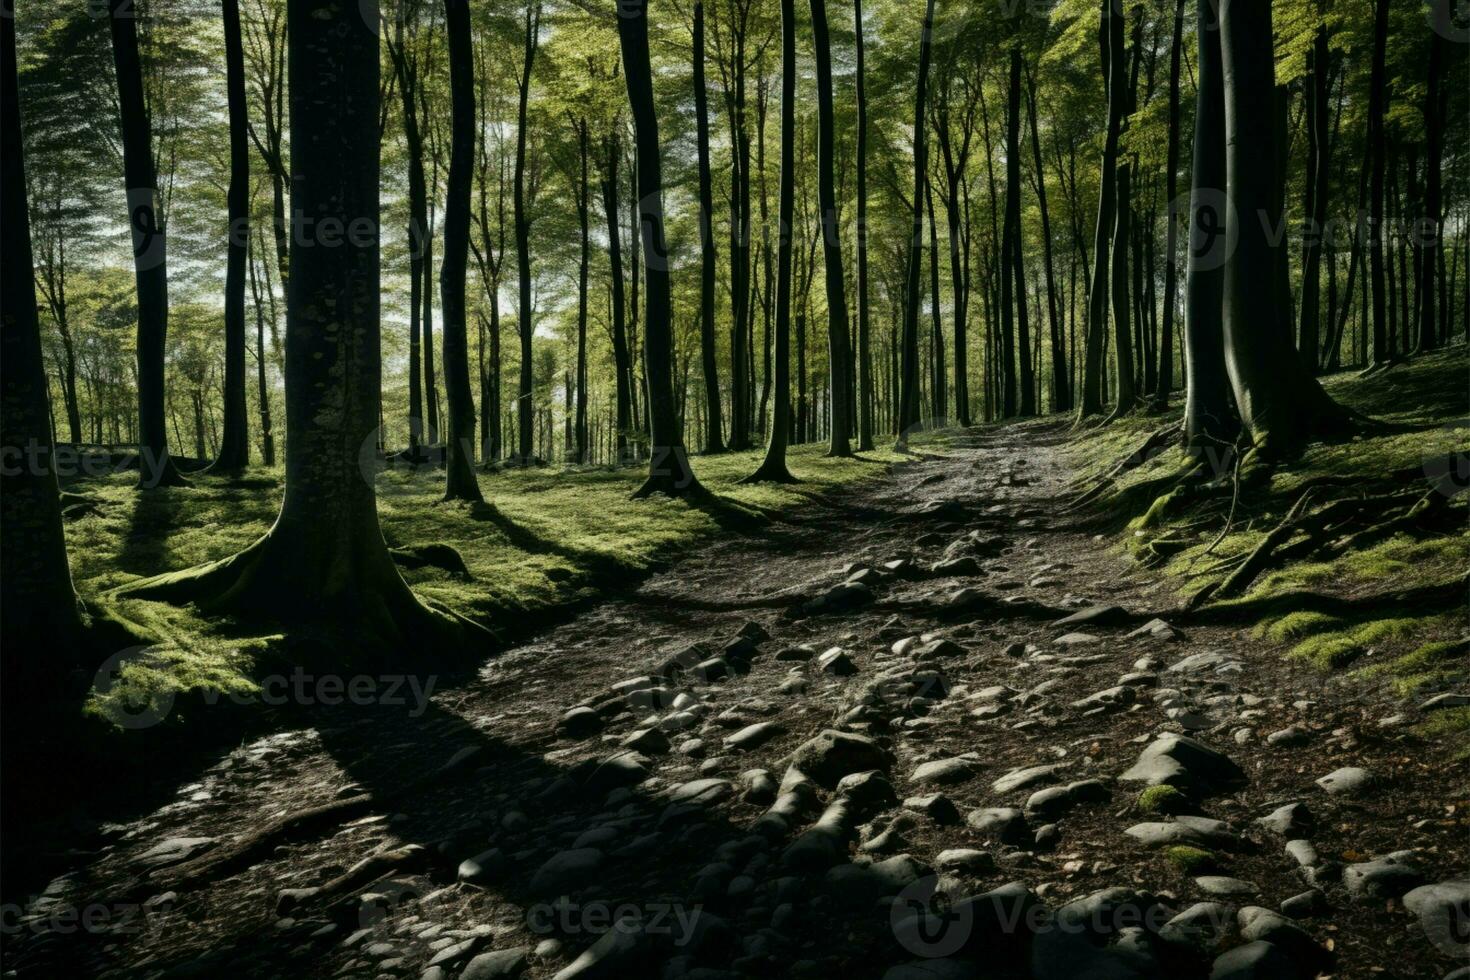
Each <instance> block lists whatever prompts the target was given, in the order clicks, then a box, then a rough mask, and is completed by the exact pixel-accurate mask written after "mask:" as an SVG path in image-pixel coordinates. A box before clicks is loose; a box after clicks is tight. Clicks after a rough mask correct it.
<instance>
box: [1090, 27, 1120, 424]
mask: <svg viewBox="0 0 1470 980" xmlns="http://www.w3.org/2000/svg"><path fill="white" fill-rule="evenodd" d="M1123 16H1124V15H1123V11H1122V8H1121V6H1115V5H1114V3H1113V0H1102V16H1101V19H1100V22H1099V32H1098V33H1099V43H1100V46H1101V49H1102V69H1103V81H1104V83H1105V84H1106V86H1107V94H1108V125H1107V134H1106V136H1105V138H1104V142H1103V156H1102V168H1101V173H1100V175H1099V180H1098V188H1099V189H1098V200H1097V228H1096V232H1095V234H1094V236H1093V248H1092V251H1093V266H1092V284H1091V287H1090V288H1089V290H1088V293H1087V300H1088V303H1087V343H1086V349H1085V362H1084V365H1083V371H1082V404H1081V406H1080V408H1079V415H1080V416H1081V417H1082V418H1086V417H1087V416H1089V415H1096V414H1098V413H1100V412H1101V411H1102V410H1103V393H1102V355H1103V343H1104V334H1105V333H1106V331H1107V322H1108V283H1109V260H1110V258H1111V253H1110V250H1109V242H1110V241H1111V239H1112V236H1113V233H1114V231H1115V228H1114V225H1115V223H1116V213H1115V211H1116V204H1117V166H1118V137H1119V134H1120V131H1121V128H1122V123H1123V113H1124V108H1125V105H1126V102H1125V99H1126V94H1125V91H1124V86H1125V85H1126V84H1127V82H1126V80H1125V79H1124V77H1123V76H1124V74H1125V72H1124V65H1123V30H1124V27H1125V25H1124V22H1123Z"/></svg>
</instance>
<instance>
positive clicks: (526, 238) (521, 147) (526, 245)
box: [515, 0, 541, 464]
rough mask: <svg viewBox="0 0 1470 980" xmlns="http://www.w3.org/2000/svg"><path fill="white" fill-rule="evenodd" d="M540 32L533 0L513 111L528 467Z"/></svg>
mask: <svg viewBox="0 0 1470 980" xmlns="http://www.w3.org/2000/svg"><path fill="white" fill-rule="evenodd" d="M540 30H541V5H540V0H532V2H531V3H529V4H528V5H527V6H526V31H525V55H524V58H523V61H522V69H521V78H520V103H519V108H518V109H517V111H516V163H515V229H516V271H517V275H518V283H519V286H520V310H519V317H518V320H519V323H518V326H519V328H520V335H521V383H520V389H519V391H517V392H516V396H517V397H516V406H517V408H516V413H517V414H516V417H517V418H518V419H519V420H520V429H519V432H518V437H517V441H516V455H517V456H518V457H519V461H520V462H521V463H522V464H529V463H530V462H531V461H532V460H533V459H535V456H536V451H535V448H534V447H533V446H532V444H531V439H532V434H533V429H532V426H533V425H534V421H533V418H534V415H535V412H536V407H535V406H534V405H533V404H532V403H531V387H532V383H533V381H534V375H533V373H532V372H533V368H534V365H533V364H532V361H531V338H532V337H533V336H534V335H535V333H536V326H535V322H534V318H533V315H532V307H531V219H530V215H529V214H528V213H527V210H526V209H527V202H526V135H527V134H526V118H527V101H528V100H529V98H530V95H531V70H532V67H533V66H534V65H535V62H536V45H537V40H538V37H539V35H540Z"/></svg>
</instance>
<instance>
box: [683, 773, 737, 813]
mask: <svg viewBox="0 0 1470 980" xmlns="http://www.w3.org/2000/svg"><path fill="white" fill-rule="evenodd" d="M733 792H735V787H734V786H732V785H731V784H730V781H729V780H728V779H716V778H713V777H708V778H705V779H692V780H690V781H689V782H687V783H680V784H679V785H678V786H675V787H674V790H673V792H672V793H671V794H670V798H671V799H672V800H673V801H674V802H675V803H697V804H700V805H701V806H708V805H709V804H711V803H718V802H719V801H720V800H723V799H725V798H726V797H728V796H729V795H730V794H731V793H733Z"/></svg>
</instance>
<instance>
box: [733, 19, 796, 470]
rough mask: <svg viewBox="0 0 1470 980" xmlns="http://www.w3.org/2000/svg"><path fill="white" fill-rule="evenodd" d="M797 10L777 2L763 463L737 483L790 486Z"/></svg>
mask: <svg viewBox="0 0 1470 980" xmlns="http://www.w3.org/2000/svg"><path fill="white" fill-rule="evenodd" d="M795 99H796V12H795V4H794V0H781V177H780V189H779V191H778V193H777V202H776V338H775V343H776V383H775V387H774V390H773V394H774V398H773V400H772V405H771V424H770V434H769V435H768V436H767V439H766V455H765V459H764V460H763V461H762V462H761V465H760V466H759V467H758V468H757V469H756V471H755V472H754V473H752V474H750V475H749V476H747V477H746V478H745V479H744V480H742V481H741V482H742V483H795V482H796V478H795V477H793V476H792V475H791V471H790V470H789V469H787V467H786V443H787V440H788V439H789V438H790V434H791V259H792V255H791V245H792V217H793V212H794V211H795V199H796V179H795V168H794V160H793V157H794V154H795V144H796V106H795Z"/></svg>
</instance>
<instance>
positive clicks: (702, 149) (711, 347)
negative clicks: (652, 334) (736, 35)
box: [694, 0, 725, 454]
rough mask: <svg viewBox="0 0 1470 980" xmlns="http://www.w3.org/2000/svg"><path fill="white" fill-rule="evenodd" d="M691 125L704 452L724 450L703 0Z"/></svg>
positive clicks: (698, 6)
mask: <svg viewBox="0 0 1470 980" xmlns="http://www.w3.org/2000/svg"><path fill="white" fill-rule="evenodd" d="M694 123H695V139H696V142H697V143H698V155H699V342H700V364H701V367H702V368H703V370H704V402H705V413H704V414H705V420H704V451H705V452H706V453H709V454H715V453H722V452H724V451H725V437H724V434H723V432H722V429H721V425H720V423H721V418H720V375H719V368H718V367H717V361H716V351H715V262H716V256H715V234H714V231H715V230H714V213H715V203H714V191H713V189H712V186H711V185H712V180H711V177H710V164H709V93H708V91H707V90H706V87H705V80H704V0H695V4H694Z"/></svg>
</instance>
